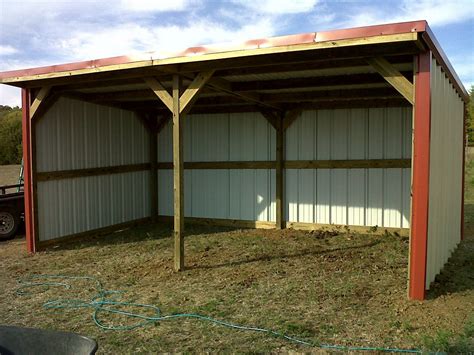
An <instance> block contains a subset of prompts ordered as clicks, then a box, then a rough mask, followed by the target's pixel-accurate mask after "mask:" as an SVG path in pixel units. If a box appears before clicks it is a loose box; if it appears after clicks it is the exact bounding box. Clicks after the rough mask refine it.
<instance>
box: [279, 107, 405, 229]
mask: <svg viewBox="0 0 474 355" xmlns="http://www.w3.org/2000/svg"><path fill="white" fill-rule="evenodd" d="M410 157H411V109H410V108H374V109H338V110H318V111H305V112H303V113H302V115H301V117H299V118H298V119H297V120H296V121H295V122H294V123H293V124H292V125H291V126H290V128H289V129H288V130H287V133H286V159H287V160H341V159H342V160H347V159H405V158H406V159H409V158H410ZM285 201H286V210H285V218H286V220H288V221H290V222H306V223H321V224H349V225H359V226H364V225H366V226H375V225H377V226H381V227H382V226H383V227H395V228H408V227H409V221H410V169H409V168H407V169H401V168H400V169H398V168H397V169H332V170H331V169H287V170H286V200H285Z"/></svg>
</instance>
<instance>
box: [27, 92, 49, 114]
mask: <svg viewBox="0 0 474 355" xmlns="http://www.w3.org/2000/svg"><path fill="white" fill-rule="evenodd" d="M50 91H51V87H49V86H44V87H42V88H41V89H40V91H39V92H38V95H36V97H35V99H34V101H33V103H32V104H31V106H30V120H33V118H34V117H35V115H36V113H37V112H38V110H39V108H40V107H41V105H42V104H44V102H45V101H46V98H47V97H48V95H49V93H50Z"/></svg>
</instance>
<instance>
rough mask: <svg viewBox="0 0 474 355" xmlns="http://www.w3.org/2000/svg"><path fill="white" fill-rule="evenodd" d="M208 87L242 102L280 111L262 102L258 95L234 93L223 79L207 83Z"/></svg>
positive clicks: (278, 108) (278, 107) (272, 105)
mask: <svg viewBox="0 0 474 355" xmlns="http://www.w3.org/2000/svg"><path fill="white" fill-rule="evenodd" d="M209 86H211V87H213V88H214V89H216V90H218V91H221V92H225V93H226V94H229V95H232V96H236V97H238V98H240V99H242V100H244V101H247V102H252V103H255V104H257V105H261V106H263V107H267V108H270V109H273V110H278V111H281V107H280V106H278V105H275V104H270V103H267V102H264V101H263V100H262V99H261V97H260V95H259V94H257V93H252V92H245V93H244V92H238V91H234V90H233V89H232V84H231V83H230V82H229V81H227V80H225V79H222V78H218V79H217V80H212V81H211V82H210V83H209Z"/></svg>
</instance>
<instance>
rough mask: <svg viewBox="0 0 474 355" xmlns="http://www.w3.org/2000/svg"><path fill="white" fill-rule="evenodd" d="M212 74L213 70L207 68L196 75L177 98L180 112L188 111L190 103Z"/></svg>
mask: <svg viewBox="0 0 474 355" xmlns="http://www.w3.org/2000/svg"><path fill="white" fill-rule="evenodd" d="M213 74H214V70H209V71H205V72H201V73H199V74H198V75H196V77H195V78H194V80H193V81H192V82H191V84H190V85H189V86H188V88H187V89H186V91H185V92H184V93H183V94H182V95H181V97H180V98H179V109H180V110H181V111H180V113H183V112H184V113H186V112H188V111H189V109H190V108H191V106H192V103H193V102H194V101H195V100H196V99H197V96H198V93H199V92H200V91H201V90H202V88H203V87H204V85H206V83H207V82H208V81H209V79H210V78H211V77H212V75H213Z"/></svg>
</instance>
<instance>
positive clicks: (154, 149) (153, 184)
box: [148, 116, 158, 222]
mask: <svg viewBox="0 0 474 355" xmlns="http://www.w3.org/2000/svg"><path fill="white" fill-rule="evenodd" d="M149 119H150V129H149V130H148V132H149V134H150V197H151V198H150V203H151V209H150V213H151V221H152V222H156V221H157V218H158V132H157V121H156V118H155V117H154V116H150V117H149Z"/></svg>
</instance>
